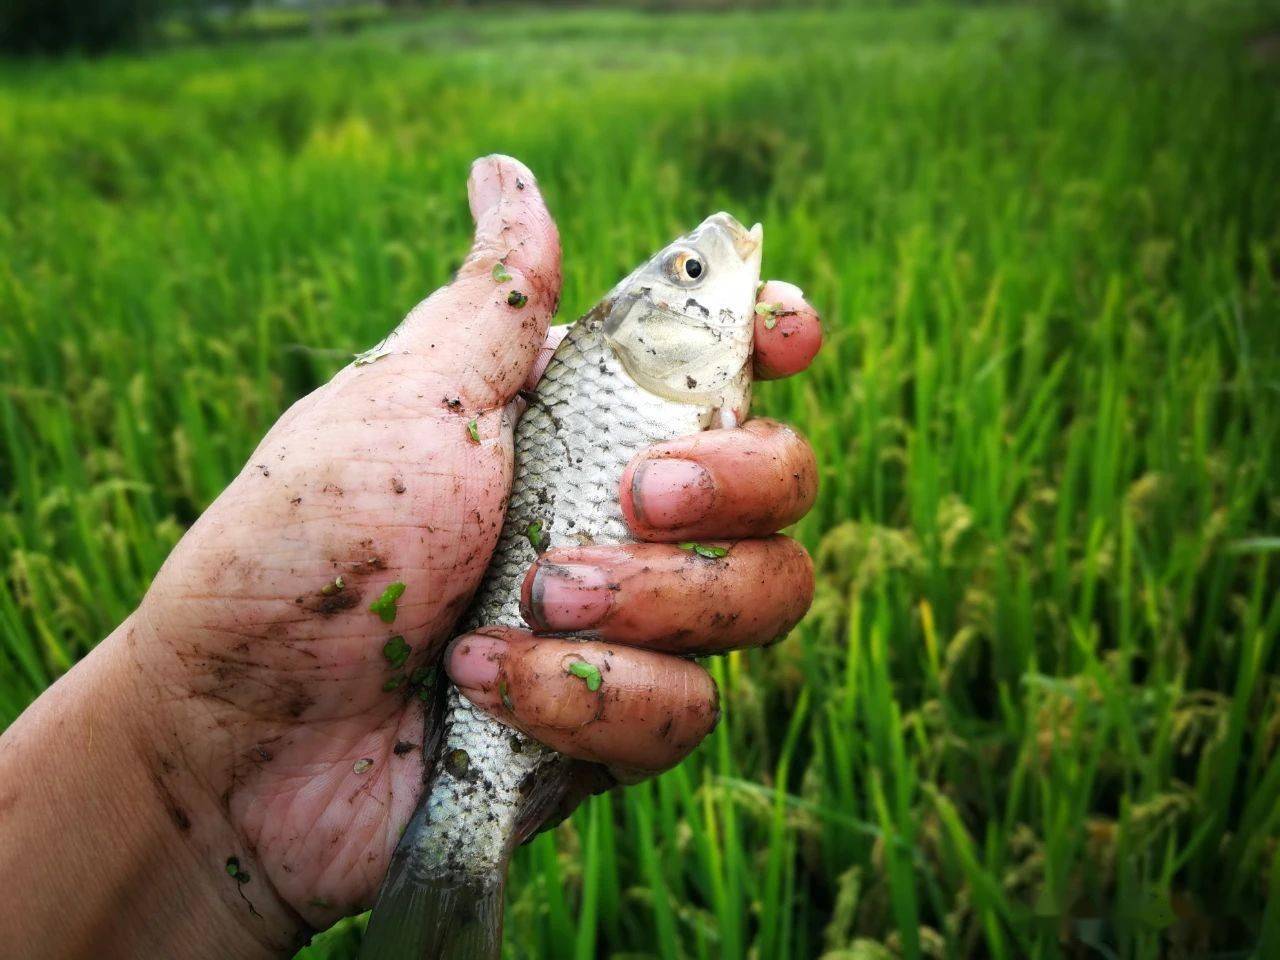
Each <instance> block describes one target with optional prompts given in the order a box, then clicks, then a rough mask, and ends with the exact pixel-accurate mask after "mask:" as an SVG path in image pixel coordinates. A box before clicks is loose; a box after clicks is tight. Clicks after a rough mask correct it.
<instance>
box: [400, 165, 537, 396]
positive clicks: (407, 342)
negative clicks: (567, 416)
mask: <svg viewBox="0 0 1280 960" xmlns="http://www.w3.org/2000/svg"><path fill="white" fill-rule="evenodd" d="M467 192H468V194H469V197H470V202H471V214H472V216H473V217H474V218H475V224H476V229H475V240H474V242H473V244H472V247H471V253H470V254H469V255H468V257H467V259H466V262H465V263H464V264H463V266H462V268H461V269H460V270H459V271H458V275H457V276H456V277H455V278H454V281H453V282H452V283H451V284H449V285H448V286H446V287H442V288H441V289H439V290H437V291H436V292H435V293H434V294H432V295H431V296H430V297H428V298H427V299H426V300H424V301H422V303H420V304H418V305H417V306H416V307H414V309H413V310H412V311H411V312H410V313H409V315H408V316H407V317H406V318H405V319H404V322H403V323H402V324H401V325H400V327H399V328H398V329H397V330H396V332H395V333H394V334H393V335H392V337H391V338H389V339H388V341H387V344H386V345H387V346H388V347H391V348H394V349H395V350H396V351H402V352H405V353H410V354H413V355H414V359H415V364H417V365H420V366H419V369H420V370H422V371H423V372H427V371H430V372H432V373H436V374H439V375H440V376H442V377H445V378H448V379H451V380H452V381H453V386H454V388H455V389H456V391H457V394H458V396H459V397H460V398H461V400H462V401H463V403H464V404H465V405H466V407H467V408H469V409H477V408H479V409H493V408H495V407H499V406H502V405H504V404H506V403H507V402H508V401H509V400H511V398H512V397H514V396H515V394H516V392H517V391H518V390H519V389H520V387H521V386H522V385H523V383H524V382H525V379H526V378H527V377H528V375H529V371H530V369H531V368H532V366H533V363H534V361H535V359H536V358H537V356H538V350H539V348H540V347H541V346H542V344H543V341H544V340H545V339H546V334H547V324H548V322H549V321H550V319H551V315H552V313H553V312H554V311H555V308H556V305H557V303H558V301H559V298H560V235H559V233H558V232H557V231H556V225H555V222H554V221H553V220H552V219H551V214H550V213H549V212H548V211H547V207H546V204H545V203H544V202H543V199H542V193H541V192H540V191H539V189H538V183H537V181H536V180H535V179H534V177H533V174H532V173H530V172H529V168H528V167H526V166H525V165H524V164H522V163H521V162H520V161H518V160H514V159H512V158H511V157H504V156H500V155H493V156H488V157H482V158H481V159H479V160H477V161H476V162H475V163H474V164H472V166H471V177H470V179H469V180H468V182H467Z"/></svg>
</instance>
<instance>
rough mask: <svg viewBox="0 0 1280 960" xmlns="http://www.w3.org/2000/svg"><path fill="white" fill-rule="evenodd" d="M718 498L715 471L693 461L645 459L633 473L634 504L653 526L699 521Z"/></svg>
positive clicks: (661, 527) (678, 524) (682, 524)
mask: <svg viewBox="0 0 1280 960" xmlns="http://www.w3.org/2000/svg"><path fill="white" fill-rule="evenodd" d="M714 500H715V481H713V480H712V479H711V474H709V473H708V472H707V471H706V470H705V469H703V468H702V467H701V466H699V465H698V464H696V463H693V462H692V461H690V460H644V461H642V462H641V463H640V464H639V466H637V467H636V469H635V473H633V474H632V475H631V503H632V505H633V506H634V507H635V511H636V514H637V515H638V516H639V518H640V520H642V521H643V522H644V523H647V524H648V525H649V526H651V527H657V528H659V529H664V530H670V529H674V528H676V527H685V526H688V525H689V524H691V523H697V522H698V521H699V520H701V519H702V518H703V517H705V516H706V515H707V513H708V512H709V511H710V510H711V504H712V502H713V501H714Z"/></svg>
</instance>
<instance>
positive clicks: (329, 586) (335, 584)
mask: <svg viewBox="0 0 1280 960" xmlns="http://www.w3.org/2000/svg"><path fill="white" fill-rule="evenodd" d="M344 587H346V583H344V582H343V579H342V577H334V578H333V580H332V581H331V582H329V583H326V584H325V585H324V586H323V587H321V588H320V592H321V593H322V594H324V595H325V596H326V597H332V596H333V595H334V594H335V593H341V592H342V590H343V588H344Z"/></svg>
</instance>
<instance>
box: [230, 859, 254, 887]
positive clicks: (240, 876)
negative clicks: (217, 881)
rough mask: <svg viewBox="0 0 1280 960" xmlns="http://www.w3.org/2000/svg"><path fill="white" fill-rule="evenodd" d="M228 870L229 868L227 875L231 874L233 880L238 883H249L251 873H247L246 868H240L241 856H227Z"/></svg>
mask: <svg viewBox="0 0 1280 960" xmlns="http://www.w3.org/2000/svg"><path fill="white" fill-rule="evenodd" d="M226 870H227V875H228V876H230V877H231V878H232V879H233V880H235V882H236V883H239V884H245V883H248V882H249V880H250V877H249V874H247V873H245V871H244V870H242V869H240V858H239V857H227V865H226Z"/></svg>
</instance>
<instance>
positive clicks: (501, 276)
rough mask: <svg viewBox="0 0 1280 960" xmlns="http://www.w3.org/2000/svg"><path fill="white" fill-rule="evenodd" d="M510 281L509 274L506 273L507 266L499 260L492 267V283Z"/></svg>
mask: <svg viewBox="0 0 1280 960" xmlns="http://www.w3.org/2000/svg"><path fill="white" fill-rule="evenodd" d="M510 279H511V274H509V273H507V265H506V264H505V263H503V262H502V261H501V260H499V261H498V262H497V263H495V264H494V265H493V282H494V283H506V282H507V281H508V280H510Z"/></svg>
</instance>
